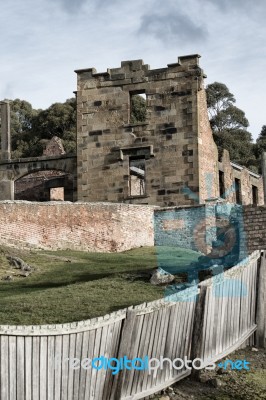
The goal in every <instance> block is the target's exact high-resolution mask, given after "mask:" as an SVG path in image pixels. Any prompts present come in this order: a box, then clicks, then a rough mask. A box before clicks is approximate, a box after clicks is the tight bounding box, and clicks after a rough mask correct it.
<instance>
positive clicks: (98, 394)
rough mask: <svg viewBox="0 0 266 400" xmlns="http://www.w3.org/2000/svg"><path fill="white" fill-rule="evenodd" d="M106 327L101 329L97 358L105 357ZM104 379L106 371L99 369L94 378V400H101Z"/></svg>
mask: <svg viewBox="0 0 266 400" xmlns="http://www.w3.org/2000/svg"><path fill="white" fill-rule="evenodd" d="M108 328H109V327H108V325H105V326H103V328H102V336H101V342H100V346H99V356H100V357H101V356H103V357H104V356H105V349H106V341H107V337H108ZM105 377H106V370H105V369H101V370H100V371H98V373H97V376H96V385H95V400H102V398H103V397H102V396H103V388H104V380H105ZM77 400H78V399H77Z"/></svg>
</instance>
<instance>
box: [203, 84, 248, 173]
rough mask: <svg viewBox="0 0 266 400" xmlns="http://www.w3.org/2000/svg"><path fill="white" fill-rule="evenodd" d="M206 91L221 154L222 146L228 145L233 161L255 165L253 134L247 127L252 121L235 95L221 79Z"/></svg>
mask: <svg viewBox="0 0 266 400" xmlns="http://www.w3.org/2000/svg"><path fill="white" fill-rule="evenodd" d="M206 94H207V106H208V113H209V117H210V124H211V127H212V130H213V138H214V141H215V143H216V144H217V147H218V152H219V157H221V155H222V151H223V149H227V150H228V151H229V154H230V158H231V160H232V161H235V162H237V163H239V164H242V165H245V166H247V167H249V168H251V169H253V170H254V169H256V168H255V166H256V158H255V155H254V145H253V143H252V136H251V133H250V132H248V131H247V129H246V128H247V127H248V126H249V122H248V120H247V118H246V116H245V113H244V111H242V110H240V109H239V108H238V107H236V106H235V105H234V103H235V98H234V95H233V94H232V93H231V92H230V91H229V89H228V88H227V86H226V85H224V84H223V83H220V82H214V83H212V84H210V85H208V86H207V88H206Z"/></svg>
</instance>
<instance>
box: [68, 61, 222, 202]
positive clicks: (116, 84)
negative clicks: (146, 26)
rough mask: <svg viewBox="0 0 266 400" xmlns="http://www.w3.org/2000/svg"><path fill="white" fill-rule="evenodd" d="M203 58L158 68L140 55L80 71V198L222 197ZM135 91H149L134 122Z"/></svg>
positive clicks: (185, 199)
mask: <svg viewBox="0 0 266 400" xmlns="http://www.w3.org/2000/svg"><path fill="white" fill-rule="evenodd" d="M198 60H199V56H198V55H192V56H187V57H180V58H179V60H178V62H177V63H175V64H169V65H168V66H167V68H162V69H156V70H150V68H149V66H148V65H145V64H144V63H143V61H142V60H137V61H125V62H122V63H121V68H114V69H110V70H108V71H107V72H106V73H97V72H96V70H95V69H93V68H92V69H86V70H78V71H76V72H77V75H78V90H77V117H78V128H77V159H78V198H79V200H81V201H111V202H124V203H138V204H140V203H142V204H154V205H160V206H172V205H177V204H193V203H194V202H195V198H196V197H197V200H198V201H199V202H204V201H205V199H206V198H207V197H217V196H218V154H217V148H216V146H215V144H214V141H213V138H212V132H211V129H210V126H209V121H208V115H207V108H206V104H205V103H206V101H205V91H204V89H203V78H204V74H203V71H202V69H201V68H200V67H199V62H198ZM135 94H144V95H145V96H146V110H147V111H146V113H147V116H146V121H144V122H141V123H134V124H132V123H131V122H130V120H131V111H132V110H131V105H132V96H134V95H135ZM208 177H211V180H212V182H213V184H212V185H211V187H208V179H209V178H208ZM206 178H207V179H206ZM137 186H139V189H137ZM209 186H210V185H209ZM184 188H185V190H184ZM188 188H189V189H190V190H191V191H192V192H193V193H194V194H193V196H192V197H191V196H190V193H188V190H186V189H188Z"/></svg>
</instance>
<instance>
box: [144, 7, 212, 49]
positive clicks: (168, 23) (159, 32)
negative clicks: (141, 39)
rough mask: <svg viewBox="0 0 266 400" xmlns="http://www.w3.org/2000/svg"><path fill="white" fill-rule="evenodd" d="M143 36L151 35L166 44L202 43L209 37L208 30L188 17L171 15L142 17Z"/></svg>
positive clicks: (178, 14) (180, 14) (177, 14)
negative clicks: (190, 41)
mask: <svg viewBox="0 0 266 400" xmlns="http://www.w3.org/2000/svg"><path fill="white" fill-rule="evenodd" d="M139 32H140V33H141V34H150V35H152V36H154V37H156V38H158V39H160V40H162V41H163V42H164V43H165V42H166V41H170V42H173V41H178V42H180V43H182V42H183V41H184V40H193V41H200V40H205V39H206V38H207V36H208V31H207V29H206V28H205V27H204V26H202V25H196V24H195V23H194V22H193V21H192V20H191V19H190V18H189V17H188V16H187V15H185V14H182V13H176V14H174V13H171V14H170V13H169V14H166V15H158V14H149V15H148V14H147V15H144V16H143V17H142V22H141V26H140V29H139Z"/></svg>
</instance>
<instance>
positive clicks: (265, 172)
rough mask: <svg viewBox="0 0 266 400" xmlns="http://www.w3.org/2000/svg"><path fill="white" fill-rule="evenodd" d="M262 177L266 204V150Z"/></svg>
mask: <svg viewBox="0 0 266 400" xmlns="http://www.w3.org/2000/svg"><path fill="white" fill-rule="evenodd" d="M262 177H263V189H264V204H266V152H265V151H264V152H263V153H262Z"/></svg>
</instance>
